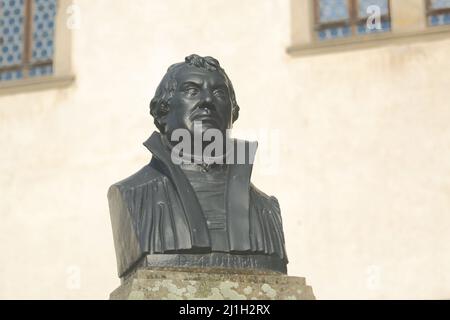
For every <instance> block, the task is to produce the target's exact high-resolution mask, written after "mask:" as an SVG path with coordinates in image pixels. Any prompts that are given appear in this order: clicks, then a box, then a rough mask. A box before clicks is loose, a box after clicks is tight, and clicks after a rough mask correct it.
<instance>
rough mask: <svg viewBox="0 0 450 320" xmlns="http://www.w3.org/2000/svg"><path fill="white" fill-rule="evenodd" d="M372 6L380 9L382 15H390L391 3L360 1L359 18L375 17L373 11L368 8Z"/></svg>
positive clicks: (371, 0) (386, 1)
mask: <svg viewBox="0 0 450 320" xmlns="http://www.w3.org/2000/svg"><path fill="white" fill-rule="evenodd" d="M371 6H376V7H378V9H379V12H380V15H382V16H383V15H387V14H388V13H389V3H388V0H358V16H359V17H360V18H365V17H368V16H371V15H373V11H371V10H369V12H367V11H368V10H367V9H368V8H369V7H371Z"/></svg>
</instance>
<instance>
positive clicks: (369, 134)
mask: <svg viewBox="0 0 450 320" xmlns="http://www.w3.org/2000/svg"><path fill="white" fill-rule="evenodd" d="M75 4H76V5H78V6H79V7H80V13H81V20H80V28H78V29H75V30H72V40H73V44H72V59H73V61H72V62H73V72H74V74H75V76H76V82H75V84H74V85H72V86H71V87H69V88H67V89H57V90H46V91H39V92H28V93H24V94H15V95H3V96H0V146H1V150H2V152H1V153H0V173H1V174H0V218H1V223H0V252H1V255H0V257H1V258H0V298H71V299H77V298H98V299H104V298H107V296H108V295H109V293H110V292H111V291H112V290H113V289H114V288H115V287H117V286H118V285H119V280H118V278H117V276H116V264H115V256H114V248H113V242H112V235H111V229H110V221H109V213H108V205H107V199H106V191H107V188H108V187H109V185H110V184H112V183H113V182H116V181H118V180H120V179H122V178H124V177H126V176H128V175H130V174H131V173H133V172H135V171H137V170H138V169H139V168H141V167H142V166H143V165H145V164H146V163H147V162H148V161H149V154H148V153H147V151H146V150H145V149H144V147H143V146H142V145H141V143H142V142H143V141H144V140H145V139H146V138H147V136H148V135H149V134H150V133H151V132H152V131H153V130H154V127H153V124H152V119H151V118H150V116H149V114H148V103H149V101H150V99H151V97H152V96H153V93H154V90H155V88H156V86H157V84H158V83H159V80H160V79H161V77H162V75H163V73H164V72H165V70H166V68H167V67H168V65H169V64H171V63H172V62H175V61H181V60H182V59H183V58H184V56H186V55H188V54H190V53H194V52H195V53H198V54H201V55H212V56H215V57H217V58H218V59H219V60H220V61H221V63H222V65H223V66H224V67H225V69H226V70H227V72H228V75H229V76H230V78H231V79H232V81H233V84H234V87H235V89H236V93H237V98H238V102H239V104H240V106H241V115H240V119H239V120H238V122H237V123H236V129H246V128H251V129H254V130H262V131H268V132H274V131H277V130H278V132H279V136H280V142H281V145H280V148H279V149H280V152H281V153H280V156H279V165H278V166H277V168H278V169H277V170H275V172H273V171H272V172H268V173H267V171H266V172H265V170H262V168H256V169H255V173H254V176H253V181H254V182H255V184H256V185H257V186H258V187H260V188H261V189H262V190H264V191H265V192H267V193H268V194H273V195H276V196H277V197H278V199H279V201H280V204H281V208H282V215H283V219H284V220H283V223H284V228H285V233H286V241H287V249H288V254H289V256H290V264H289V272H290V274H291V275H298V276H305V277H306V278H307V281H308V284H310V285H312V286H313V289H314V292H315V295H316V296H317V297H318V298H319V299H327V298H369V299H372V298H447V299H448V298H450V275H449V273H448V270H450V233H449V232H448V228H449V227H450V214H449V211H450V161H448V159H449V157H450V148H449V146H450V126H449V124H448V122H449V121H448V119H450V110H449V98H450V93H449V91H448V88H449V87H450V80H449V76H448V75H449V73H450V60H449V59H448V52H450V39H441V40H439V41H432V42H423V43H422V42H420V41H419V42H415V43H409V44H402V45H393V46H389V45H385V46H383V47H379V48H375V49H368V50H367V49H366V50H357V51H351V52H345V53H338V52H337V53H334V54H327V55H314V56H310V57H296V58H294V57H291V56H289V55H287V54H286V53H285V49H286V48H287V47H288V46H289V45H290V44H291V43H290V39H291V30H290V23H291V22H290V17H291V13H290V8H291V5H290V3H289V1H287V0H248V1H234V0H233V1H230V0H211V1H200V0H166V1H148V0H131V1H121V0H96V1H87V0H76V1H75ZM243 135H244V136H245V134H243ZM257 166H258V163H257Z"/></svg>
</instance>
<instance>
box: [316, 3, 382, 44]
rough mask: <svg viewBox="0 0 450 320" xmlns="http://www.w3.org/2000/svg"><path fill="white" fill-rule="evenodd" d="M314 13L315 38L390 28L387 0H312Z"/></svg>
mask: <svg viewBox="0 0 450 320" xmlns="http://www.w3.org/2000/svg"><path fill="white" fill-rule="evenodd" d="M314 13H315V33H316V37H317V39H319V40H329V39H336V38H343V37H348V36H354V35H365V34H370V33H377V32H386V31H389V30H390V29H391V22H390V10H389V0H314Z"/></svg>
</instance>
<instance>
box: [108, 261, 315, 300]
mask: <svg viewBox="0 0 450 320" xmlns="http://www.w3.org/2000/svg"><path fill="white" fill-rule="evenodd" d="M110 299H112V300H125V299H129V300H134V299H137V300H166V299H168V300H176V299H183V300H194V299H204V300H211V299H214V300H228V299H233V300H267V299H275V300H288V299H293V300H312V299H315V297H314V294H313V291H312V288H311V287H310V286H307V285H306V282H305V278H300V277H290V276H286V275H284V274H281V273H277V272H262V271H253V270H242V271H240V270H239V271H236V270H233V271H231V270H224V269H217V268H214V269H210V268H209V269H206V268H205V269H204V268H202V269H189V270H187V268H184V269H173V268H158V269H139V270H137V271H136V272H135V273H134V274H132V275H130V276H129V277H128V278H127V279H126V280H125V281H124V282H123V283H122V285H121V286H120V287H118V288H117V289H116V290H114V291H113V292H112V293H111V295H110Z"/></svg>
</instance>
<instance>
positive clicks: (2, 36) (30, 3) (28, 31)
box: [0, 0, 57, 81]
mask: <svg viewBox="0 0 450 320" xmlns="http://www.w3.org/2000/svg"><path fill="white" fill-rule="evenodd" d="M56 5H57V4H56V0H0V81H9V80H21V79H26V78H35V77H40V76H49V75H52V74H53V48H54V29H55V16H56Z"/></svg>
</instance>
